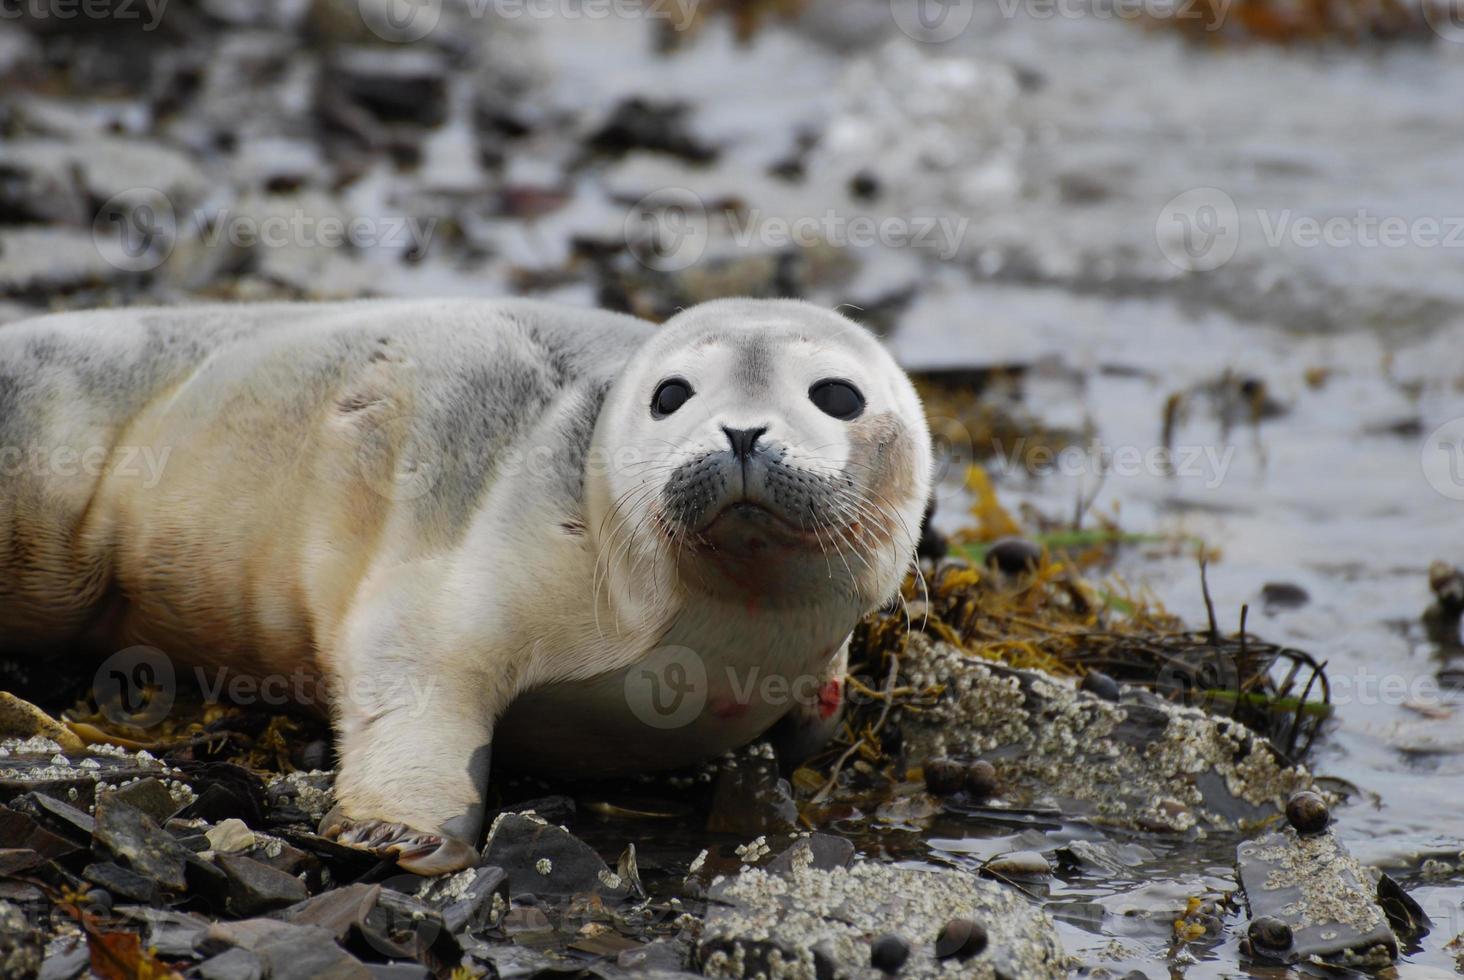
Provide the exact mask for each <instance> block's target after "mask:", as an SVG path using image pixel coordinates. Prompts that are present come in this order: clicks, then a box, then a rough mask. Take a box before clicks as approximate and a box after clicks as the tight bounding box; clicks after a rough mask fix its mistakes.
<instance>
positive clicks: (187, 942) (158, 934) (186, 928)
mask: <svg viewBox="0 0 1464 980" xmlns="http://www.w3.org/2000/svg"><path fill="white" fill-rule="evenodd" d="M116 912H117V914H118V915H120V916H122V917H123V918H125V919H128V920H130V921H132V922H137V923H140V924H141V925H142V926H143V937H144V943H143V944H144V945H146V946H151V947H152V948H154V949H156V950H157V952H158V955H160V956H165V957H169V958H172V959H191V958H192V957H193V956H194V955H195V952H196V950H197V948H198V944H199V943H200V942H202V941H203V938H204V936H205V935H206V934H207V933H208V920H207V919H205V918H203V917H202V916H198V915H193V914H191V913H189V912H173V911H169V910H167V909H149V908H142V907H141V906H135V905H119V906H118V907H117V909H116Z"/></svg>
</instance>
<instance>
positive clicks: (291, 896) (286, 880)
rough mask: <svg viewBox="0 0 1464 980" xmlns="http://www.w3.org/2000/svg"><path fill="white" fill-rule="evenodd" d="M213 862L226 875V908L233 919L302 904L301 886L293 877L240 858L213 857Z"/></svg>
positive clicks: (231, 855)
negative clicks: (227, 894) (227, 891)
mask: <svg viewBox="0 0 1464 980" xmlns="http://www.w3.org/2000/svg"><path fill="white" fill-rule="evenodd" d="M214 862H215V863H216V864H217V865H218V867H219V870H221V871H223V873H224V874H226V875H228V878H229V897H228V908H229V911H230V912H231V913H233V914H234V915H241V916H248V915H259V914H261V913H264V912H272V911H274V910H275V909H282V908H284V907H286V906H287V905H293V904H294V903H296V902H301V901H304V900H305V898H306V897H307V895H306V891H305V883H304V882H303V881H301V880H300V879H299V878H296V877H294V876H293V875H288V874H285V872H283V871H277V870H275V869H274V868H271V867H270V866H269V865H267V864H260V863H259V862H258V861H255V860H252V859H251V858H247V857H244V855H242V854H216V855H214Z"/></svg>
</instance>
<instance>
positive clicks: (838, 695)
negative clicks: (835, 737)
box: [818, 681, 844, 720]
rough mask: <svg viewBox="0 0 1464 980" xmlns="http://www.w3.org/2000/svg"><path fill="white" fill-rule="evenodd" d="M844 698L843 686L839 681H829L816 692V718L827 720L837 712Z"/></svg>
mask: <svg viewBox="0 0 1464 980" xmlns="http://www.w3.org/2000/svg"><path fill="white" fill-rule="evenodd" d="M843 698H844V686H843V684H841V683H840V682H839V681H829V682H828V683H826V684H825V685H824V686H823V687H821V688H819V691H818V716H819V717H820V718H823V719H824V720H828V719H829V718H830V717H832V716H833V714H834V712H835V711H838V710H839V702H840V701H842V700H843Z"/></svg>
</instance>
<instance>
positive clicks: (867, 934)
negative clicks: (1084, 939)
mask: <svg viewBox="0 0 1464 980" xmlns="http://www.w3.org/2000/svg"><path fill="white" fill-rule="evenodd" d="M803 854H804V857H802V859H797V858H795V860H794V861H793V862H792V866H791V868H790V869H789V870H788V871H787V872H786V873H783V874H778V873H775V872H769V871H767V870H762V869H753V870H749V871H744V872H742V873H741V874H739V875H737V876H735V877H733V878H728V879H719V880H718V881H716V882H714V883H713V885H712V888H711V890H710V893H709V895H708V907H707V920H706V926H705V928H704V929H703V931H702V937H701V943H700V945H699V946H698V949H697V959H698V962H699V963H700V965H701V968H702V970H703V972H705V973H706V974H707V975H708V976H714V977H754V976H758V975H763V976H767V977H770V978H771V977H788V978H807V980H816V978H818V977H825V976H839V977H851V978H866V980H874V978H877V977H881V976H883V974H882V973H880V972H879V971H878V970H876V969H875V968H874V967H873V966H872V964H871V956H872V953H871V945H872V943H873V942H874V940H875V939H877V938H879V937H881V936H885V935H887V934H893V935H897V936H899V937H900V938H901V939H902V940H903V941H904V943H906V944H907V945H908V947H909V953H908V956H907V958H906V959H905V961H904V964H903V966H902V968H901V971H900V975H901V976H906V977H921V976H942V975H949V976H962V977H976V978H996V977H1012V978H1016V977H1020V978H1023V980H1042V978H1046V977H1053V978H1056V977H1066V976H1067V975H1068V960H1067V957H1066V956H1065V955H1064V953H1063V950H1062V945H1061V943H1060V942H1059V940H1058V937H1057V931H1056V929H1055V928H1054V927H1053V924H1052V920H1051V919H1050V918H1049V917H1048V916H1047V914H1046V913H1045V912H1043V911H1041V910H1040V909H1038V908H1036V907H1034V906H1033V905H1032V904H1030V903H1029V902H1028V901H1027V900H1026V899H1024V898H1023V897H1022V896H1021V895H1020V894H1019V893H1017V892H1016V891H1013V890H1012V889H1009V888H1006V887H1004V886H1001V885H998V884H995V883H993V882H990V881H984V880H982V879H980V878H977V877H975V876H973V875H968V874H963V873H961V872H957V871H918V870H913V869H909V868H896V867H892V866H890V865H886V864H875V863H860V864H855V865H853V866H852V867H849V868H842V867H836V868H833V869H831V870H824V869H819V868H816V867H814V864H813V860H812V852H811V850H805V851H804V852H803ZM957 919H960V920H967V921H968V922H969V923H975V924H977V925H978V926H979V927H980V928H981V929H984V930H985V935H986V937H987V942H986V943H985V945H984V947H982V948H980V951H979V952H975V953H974V954H970V953H971V950H973V949H975V948H976V945H974V944H973V945H972V946H969V947H967V948H966V952H967V953H968V954H970V955H967V956H966V958H964V959H962V958H961V957H959V956H955V955H951V956H947V957H946V958H944V959H937V939H938V938H939V937H941V936H942V934H943V930H946V927H947V924H948V923H951V922H952V920H957Z"/></svg>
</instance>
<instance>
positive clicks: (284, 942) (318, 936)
mask: <svg viewBox="0 0 1464 980" xmlns="http://www.w3.org/2000/svg"><path fill="white" fill-rule="evenodd" d="M204 942H206V943H207V944H208V945H209V947H218V949H219V952H222V951H223V949H224V948H226V947H228V946H237V947H239V948H241V949H245V950H248V951H249V952H251V953H253V954H254V955H255V956H257V957H259V959H260V961H261V962H262V963H263V964H264V971H265V974H266V975H267V976H268V977H269V978H270V980H370V978H371V971H370V970H369V969H367V968H366V965H365V964H364V963H362V962H361V961H360V960H358V959H357V958H356V957H354V956H352V955H351V954H350V953H348V952H346V951H345V950H344V949H341V948H340V947H339V946H337V945H336V944H335V939H334V937H332V936H331V934H330V933H329V932H327V931H326V930H324V929H321V928H319V927H318V926H299V925H293V924H291V923H289V922H281V921H279V920H277V919H240V920H239V921H237V922H217V923H214V924H213V925H212V926H211V927H210V928H209V930H208V933H207V936H206V937H205V940H204Z"/></svg>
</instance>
